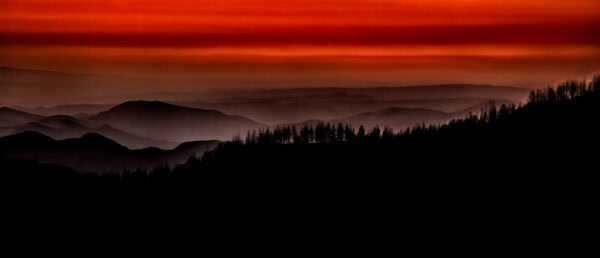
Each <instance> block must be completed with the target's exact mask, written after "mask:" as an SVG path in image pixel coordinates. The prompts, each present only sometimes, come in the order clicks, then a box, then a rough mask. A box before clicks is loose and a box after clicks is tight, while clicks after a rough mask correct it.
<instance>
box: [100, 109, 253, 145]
mask: <svg viewBox="0 0 600 258" xmlns="http://www.w3.org/2000/svg"><path fill="white" fill-rule="evenodd" d="M91 120H93V121H94V122H96V123H97V124H108V125H110V126H111V127H114V128H116V129H119V130H123V131H125V132H131V133H133V134H135V135H138V136H141V137H146V138H152V139H157V140H163V141H169V142H187V141H196V140H213V139H217V140H220V139H230V138H231V137H233V136H234V135H236V134H239V133H243V132H245V131H247V130H248V129H251V128H255V127H260V126H262V125H261V124H259V123H257V122H254V121H252V120H250V119H247V118H244V117H240V116H231V115H226V114H224V113H221V112H219V111H216V110H205V109H196V108H189V107H183V106H178V105H173V104H168V103H164V102H160V101H129V102H125V103H123V104H120V105H118V106H116V107H114V108H112V109H110V110H109V111H106V112H102V113H100V114H98V115H97V116H96V117H93V118H91Z"/></svg>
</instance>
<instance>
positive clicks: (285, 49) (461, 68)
mask: <svg viewBox="0 0 600 258" xmlns="http://www.w3.org/2000/svg"><path fill="white" fill-rule="evenodd" d="M599 60H600V1H598V0H569V1H564V0H528V1H521V0H519V1H517V0H454V1H451V0H419V1H405V0H345V1H340V0H285V1H284V0H0V66H3V67H12V68H19V69H36V70H45V71H56V72H62V73H73V74H94V75H98V76H116V77H119V78H135V80H136V82H139V84H140V85H139V87H138V88H141V89H142V91H147V92H188V91H201V90H231V89H258V88H285V87H288V88H289V87H325V86H328V87H330V86H335V87H380V86H406V85H425V84H440V83H474V84H495V85H507V86H518V87H530V88H535V87H542V86H545V85H547V84H553V83H557V82H558V81H561V80H564V79H567V78H582V77H584V76H587V77H588V78H589V77H590V76H591V75H592V74H594V73H598V72H600V61H599ZM0 86H2V85H0ZM81 87H88V88H87V89H88V90H90V91H94V90H96V91H97V90H98V89H97V88H96V89H95V88H94V87H99V88H101V89H102V91H106V93H107V94H120V93H121V91H126V90H124V89H123V87H120V86H111V85H96V84H94V85H84V86H81ZM84 90H85V89H84ZM138 90H139V89H138ZM123 93H126V92H123Z"/></svg>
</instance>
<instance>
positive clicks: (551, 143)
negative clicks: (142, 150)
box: [2, 76, 600, 192]
mask: <svg viewBox="0 0 600 258" xmlns="http://www.w3.org/2000/svg"><path fill="white" fill-rule="evenodd" d="M599 113H600V76H595V77H594V78H593V80H592V81H586V80H582V81H575V80H572V81H566V82H564V83H562V84H560V85H558V86H557V87H547V88H546V89H539V90H535V91H532V92H531V94H530V97H529V100H528V102H527V103H525V104H520V105H502V106H500V107H498V108H496V107H490V108H489V109H486V110H482V111H481V112H479V113H474V114H470V115H468V116H467V117H465V118H463V119H456V120H452V121H451V122H449V123H446V124H420V125H415V126H414V127H412V128H410V129H406V130H402V131H398V132H395V131H394V130H393V129H392V128H389V127H387V126H383V127H379V126H375V127H374V128H368V129H367V128H364V127H362V126H360V125H359V126H358V128H355V127H354V125H349V124H341V123H340V124H329V123H319V124H317V125H316V126H314V127H313V126H308V125H307V126H302V127H298V128H297V127H296V126H287V125H281V126H276V127H274V128H265V129H261V130H253V131H249V132H248V133H247V134H246V135H245V136H237V137H234V138H233V139H232V140H231V141H228V142H225V143H222V144H220V145H219V146H218V147H217V148H216V149H215V150H214V151H211V152H208V153H206V154H205V155H203V156H202V157H200V158H198V157H195V156H192V157H190V158H189V159H188V161H187V162H186V163H184V164H181V165H177V166H174V167H169V166H166V165H164V166H158V167H156V168H154V169H150V170H146V169H138V170H135V171H123V172H121V173H111V174H104V175H95V174H81V173H78V172H76V171H73V170H71V169H68V168H65V167H60V166H55V165H45V164H38V163H35V162H32V161H18V160H5V161H2V163H3V165H2V167H3V172H2V177H4V180H2V184H7V185H15V184H23V185H47V184H67V185H69V184H73V185H89V186H110V187H124V186H166V187H169V186H184V185H185V186H190V187H195V188H198V189H204V190H208V189H213V190H214V189H219V191H225V190H224V189H237V190H240V189H245V190H247V191H250V190H260V189H273V188H275V189H279V190H281V191H292V190H291V189H296V190H298V189H303V190H302V192H305V191H306V188H307V187H308V188H311V187H312V188H315V189H320V190H323V189H326V188H327V189H328V190H327V191H340V190H343V189H362V190H365V191H366V190H373V191H380V190H386V189H387V190H390V189H395V187H400V189H409V188H416V187H417V186H419V185H421V186H422V185H423V184H426V185H428V187H432V186H434V185H435V186H438V187H444V188H448V187H457V186H459V185H463V184H470V185H473V183H474V182H478V183H477V184H478V185H477V187H482V188H486V187H490V186H499V185H502V184H503V183H506V182H511V183H515V182H518V183H519V184H521V183H523V184H527V182H530V183H531V182H534V181H535V182H537V183H536V184H540V182H544V181H546V180H550V181H552V180H556V179H557V178H562V179H564V180H565V182H566V181H568V180H569V179H573V178H574V177H573V176H574V175H589V173H592V170H593V169H590V166H592V165H594V164H595V162H596V159H597V158H598V147H597V146H598V143H599V134H598V129H600V128H599V126H598V117H600V116H599V115H600V114H599ZM482 182H483V183H482Z"/></svg>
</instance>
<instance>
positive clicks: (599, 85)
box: [230, 76, 600, 144]
mask: <svg viewBox="0 0 600 258" xmlns="http://www.w3.org/2000/svg"><path fill="white" fill-rule="evenodd" d="M598 91H600V76H594V78H593V80H592V81H589V82H588V81H586V80H585V79H584V80H582V81H576V80H570V81H566V82H563V83H562V84H560V85H559V86H558V87H556V88H553V87H550V86H548V87H547V88H546V89H538V90H534V91H531V93H530V96H529V100H528V103H527V105H530V106H532V105H538V104H544V103H545V104H553V103H557V102H565V101H570V100H574V99H575V98H578V97H584V96H590V95H592V94H594V93H595V92H598ZM521 108H522V106H517V105H514V104H511V105H506V104H503V105H501V106H499V107H496V106H490V107H489V108H488V109H486V110H482V111H481V112H480V113H478V114H469V115H467V116H466V117H465V118H461V119H454V120H452V121H450V122H448V123H447V124H439V125H433V124H429V125H427V124H417V125H415V126H414V127H412V128H408V129H406V130H401V131H398V132H394V129H393V128H391V127H388V126H384V127H383V128H381V127H380V126H379V125H377V126H375V127H373V128H371V129H368V130H367V129H365V128H364V127H363V126H362V125H361V126H359V127H358V129H355V128H354V127H352V125H350V124H342V123H338V124H332V123H325V122H319V123H317V125H315V126H314V127H313V126H312V125H304V126H301V127H296V126H294V125H292V126H287V125H277V126H275V127H274V128H263V129H259V130H252V131H249V132H248V133H247V134H246V137H245V138H244V139H241V138H240V137H239V136H237V137H234V139H233V140H232V141H231V142H230V143H231V144H240V143H244V144H312V143H318V144H322V143H351V144H352V143H373V142H378V143H390V142H393V140H395V139H399V138H405V137H411V136H415V135H425V134H431V133H436V132H437V131H440V130H447V129H449V128H454V129H455V128H468V127H471V128H478V127H489V126H493V125H494V124H495V123H497V122H498V121H503V120H506V119H508V118H509V117H511V116H512V115H513V114H514V113H515V112H517V110H519V109H521Z"/></svg>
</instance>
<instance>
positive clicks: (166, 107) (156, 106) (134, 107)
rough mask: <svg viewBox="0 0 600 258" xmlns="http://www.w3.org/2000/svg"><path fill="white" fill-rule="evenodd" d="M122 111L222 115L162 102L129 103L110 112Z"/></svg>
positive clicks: (138, 101) (214, 111)
mask: <svg viewBox="0 0 600 258" xmlns="http://www.w3.org/2000/svg"><path fill="white" fill-rule="evenodd" d="M122 111H149V112H204V113H207V114H209V113H212V114H222V115H225V114H223V113H221V112H219V111H216V110H205V109H196V108H189V107H184V106H178V105H173V104H169V103H165V102H161V101H145V100H137V101H127V102H124V103H122V104H120V105H117V106H115V107H113V108H111V109H110V110H109V111H108V112H122Z"/></svg>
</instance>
